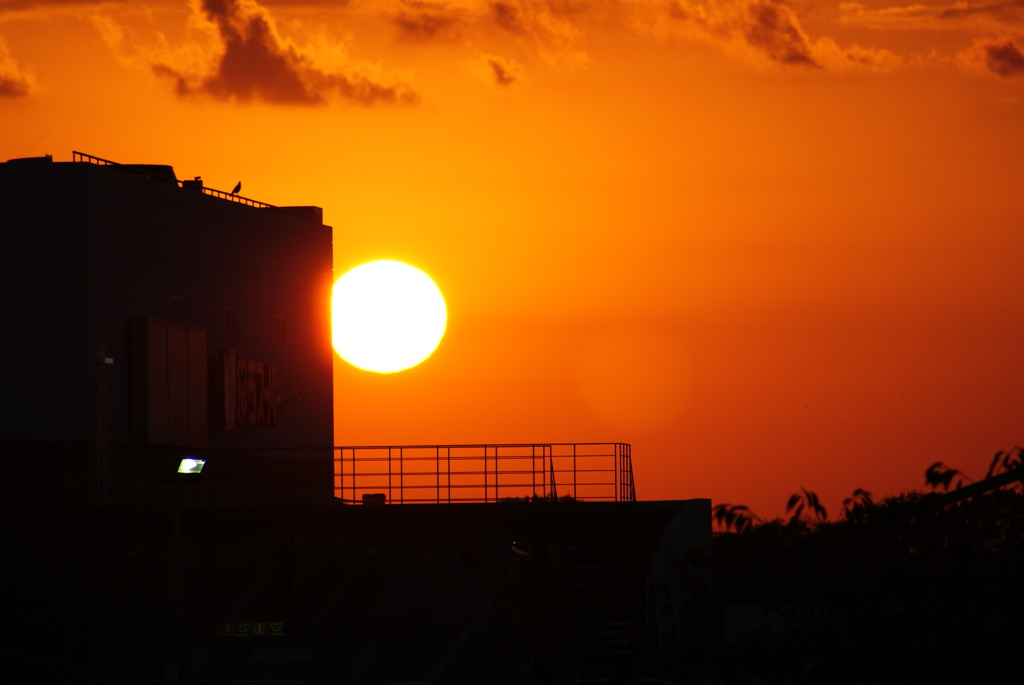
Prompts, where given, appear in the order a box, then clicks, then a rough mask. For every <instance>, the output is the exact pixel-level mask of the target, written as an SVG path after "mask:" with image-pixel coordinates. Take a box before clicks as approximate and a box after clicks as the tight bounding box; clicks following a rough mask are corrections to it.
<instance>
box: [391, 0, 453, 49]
mask: <svg viewBox="0 0 1024 685" xmlns="http://www.w3.org/2000/svg"><path fill="white" fill-rule="evenodd" d="M465 21H466V12H465V10H463V9H461V8H458V7H452V6H449V5H446V4H443V3H439V2H426V1H424V0H406V1H405V2H403V3H402V7H401V9H399V10H398V13H397V14H396V16H395V19H394V22H395V26H396V27H398V30H399V32H400V33H401V34H402V36H403V37H405V38H411V39H414V40H430V39H434V38H439V37H441V36H450V35H453V34H455V33H456V32H457V30H458V27H459V26H461V25H462V24H463V23H464V22H465Z"/></svg>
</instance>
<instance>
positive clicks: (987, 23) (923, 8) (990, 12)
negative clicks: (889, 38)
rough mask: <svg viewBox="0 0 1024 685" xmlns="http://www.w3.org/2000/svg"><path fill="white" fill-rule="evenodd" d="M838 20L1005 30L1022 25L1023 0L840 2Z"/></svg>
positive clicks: (877, 26) (888, 26)
mask: <svg viewBox="0 0 1024 685" xmlns="http://www.w3.org/2000/svg"><path fill="white" fill-rule="evenodd" d="M839 20H840V22H841V23H843V24H846V25H850V26H859V27H862V28H869V29H874V30H879V31H886V30H901V31H908V30H909V31H972V30H979V29H982V30H997V31H1005V30H1007V29H1008V28H1011V27H1013V26H1024V0H996V1H995V2H982V3H967V2H957V3H955V4H952V5H934V6H933V5H920V4H913V5H896V6H891V7H881V8H871V7H867V6H865V5H863V4H861V3H858V2H844V3H841V4H840V5H839Z"/></svg>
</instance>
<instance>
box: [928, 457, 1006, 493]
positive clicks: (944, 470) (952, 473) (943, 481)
mask: <svg viewBox="0 0 1024 685" xmlns="http://www.w3.org/2000/svg"><path fill="white" fill-rule="evenodd" d="M997 457H998V453H997ZM990 468H991V467H990ZM954 478H956V479H957V483H956V488H954V489H958V488H960V486H962V485H963V484H964V481H967V482H969V483H970V482H973V481H972V480H971V479H970V478H968V477H967V476H965V475H964V474H963V473H961V472H960V471H957V470H956V469H953V468H950V467H948V466H946V465H945V464H943V463H942V462H941V461H937V462H935V463H934V464H932V465H931V466H929V467H928V468H927V469H926V470H925V472H924V483H925V485H927V486H928V487H930V488H931V489H932V490H938V489H939V488H940V487H941V488H942V491H943V492H949V486H950V485H951V484H952V483H953V479H954Z"/></svg>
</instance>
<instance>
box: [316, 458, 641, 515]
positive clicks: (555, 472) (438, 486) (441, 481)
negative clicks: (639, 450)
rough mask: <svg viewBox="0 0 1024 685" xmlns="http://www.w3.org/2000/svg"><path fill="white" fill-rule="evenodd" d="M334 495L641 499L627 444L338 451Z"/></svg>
mask: <svg viewBox="0 0 1024 685" xmlns="http://www.w3.org/2000/svg"><path fill="white" fill-rule="evenodd" d="M334 494H335V497H338V498H339V499H341V500H343V501H345V502H350V503H361V504H373V503H381V502H389V503H394V504H409V503H427V502H431V503H452V502H502V501H515V500H536V499H544V500H555V499H573V500H586V501H608V502H632V501H635V500H636V490H635V487H634V484H633V465H632V461H631V456H630V446H629V445H628V444H625V443H536V444H507V445H486V444H484V445H407V446H400V447H396V446H379V447H336V448H335V455H334Z"/></svg>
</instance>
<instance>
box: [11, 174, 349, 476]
mask: <svg viewBox="0 0 1024 685" xmlns="http://www.w3.org/2000/svg"><path fill="white" fill-rule="evenodd" d="M154 168H155V169H157V170H158V171H159V168H156V167H154ZM164 171H165V172H166V173H173V172H172V171H170V169H169V168H164ZM0 226H2V229H0V245H2V247H3V250H4V254H5V255H6V256H7V258H8V267H7V268H6V269H4V270H3V273H2V275H0V284H2V286H3V292H4V294H5V298H6V304H5V306H4V307H3V309H4V310H5V311H6V316H5V318H6V321H5V325H4V326H3V333H2V334H0V351H2V352H3V353H5V358H6V359H7V364H5V365H4V368H3V370H2V371H0V383H2V387H4V388H5V389H6V390H7V391H6V392H4V393H0V395H2V399H0V416H2V417H3V418H2V419H0V421H2V424H0V425H2V436H0V440H2V441H4V442H6V443H8V444H23V445H33V446H35V447H36V448H38V447H39V446H40V445H41V444H53V445H66V444H71V443H74V444H77V445H84V446H87V447H89V446H91V447H92V448H94V449H95V450H96V451H97V453H98V454H99V456H98V457H97V459H98V461H99V462H102V461H103V459H104V456H103V455H104V454H106V453H107V452H113V453H120V454H125V453H132V452H137V451H138V450H140V449H142V450H144V449H146V448H147V447H148V446H152V445H159V444H164V445H167V446H181V447H186V446H196V447H208V448H211V449H220V448H233V449H257V448H258V449H264V448H273V447H294V446H304V447H305V446H320V447H326V446H329V445H330V444H331V443H332V442H333V393H332V369H333V357H332V354H333V353H332V350H331V342H330V340H331V338H330V331H329V327H330V287H331V282H332V277H333V274H332V247H331V228H330V227H329V226H325V225H323V222H322V214H321V212H320V210H319V209H318V208H315V207H306V208H294V209H288V208H267V207H252V206H247V205H244V204H241V203H238V202H232V201H230V200H226V199H222V198H218V197H214V196H211V195H205V194H203V193H202V192H200V191H199V190H197V189H192V188H182V187H179V185H178V184H177V183H176V182H173V181H170V180H167V179H166V178H159V177H146V176H143V175H138V174H136V173H130V172H128V171H126V170H125V169H123V168H118V167H115V166H100V165H96V164H90V163H84V162H78V163H54V162H52V161H51V160H50V159H49V158H38V159H31V160H15V161H11V162H8V163H6V164H0ZM229 312H230V313H229ZM139 321H142V322H146V321H148V322H150V323H149V325H141V326H140V325H139V324H138V322H139ZM133 322H135V323H133ZM154 326H155V327H156V328H160V327H162V328H163V329H165V330H169V331H170V333H169V335H170V337H171V339H172V342H171V344H170V347H169V354H171V355H172V358H171V359H170V361H169V362H168V363H169V364H170V370H169V371H168V372H167V380H168V382H169V383H170V385H171V386H172V391H170V396H171V402H172V405H173V402H175V401H177V400H176V399H175V398H176V397H178V396H179V395H181V393H175V392H173V386H174V384H175V383H179V384H180V383H184V384H185V390H184V397H185V398H186V400H187V401H188V402H189V405H188V406H187V407H185V408H184V409H181V408H180V407H178V408H176V407H175V406H171V407H170V411H171V417H170V420H171V421H172V422H173V421H175V420H177V418H176V417H177V415H178V414H181V411H184V413H185V415H186V416H187V417H188V418H189V420H190V421H191V424H190V428H188V429H187V430H186V431H185V433H184V435H186V436H187V438H185V439H183V438H182V437H181V436H182V433H181V431H171V432H170V433H168V432H167V431H164V432H163V433H161V432H160V431H155V432H154V431H151V430H148V428H149V427H148V426H146V425H140V421H142V422H143V423H145V421H146V417H147V416H148V412H149V410H150V409H151V408H152V407H151V406H150V405H151V404H152V401H153V397H152V396H153V395H154V393H156V394H159V392H163V391H162V390H161V389H160V388H157V389H156V390H154V389H153V388H148V384H149V383H150V379H149V378H148V377H147V372H148V371H151V369H150V366H151V364H150V363H149V362H148V361H147V360H146V359H144V358H142V356H141V355H143V354H145V353H147V351H148V353H149V354H150V356H152V355H153V354H154V350H153V348H152V347H149V348H147V345H148V344H149V342H150V341H149V340H148V339H147V340H140V339H139V336H138V331H140V330H143V331H144V330H150V331H152V330H154ZM133 331H135V333H133ZM180 335H184V336H185V337H186V338H187V340H188V341H189V345H191V347H190V348H188V350H187V351H186V354H187V359H186V362H187V364H186V366H184V367H182V366H181V365H180V364H178V363H177V362H176V361H175V358H174V356H173V355H174V351H175V350H176V349H177V348H176V347H175V345H174V343H173V340H176V339H178V338H179V337H180ZM150 337H152V336H150ZM203 337H205V352H204V353H203V354H202V355H200V357H197V356H196V349H197V348H196V347H195V343H196V342H197V341H198V340H199V339H200V338H203ZM226 350H231V351H233V352H232V353H231V354H232V355H233V357H234V358H235V359H236V360H246V363H247V364H248V366H244V367H240V368H245V369H257V370H259V371H263V370H266V371H267V373H264V374H263V376H260V378H261V379H262V381H261V382H262V387H263V390H264V392H263V394H262V396H260V397H257V398H256V399H257V400H260V401H262V402H263V403H264V404H266V403H267V402H268V401H269V402H270V403H271V405H272V406H270V409H272V411H264V412H263V413H262V414H259V416H260V417H265V416H267V415H272V417H273V419H274V420H273V421H272V422H270V421H267V420H266V419H265V418H263V419H262V420H259V421H248V422H247V421H246V420H244V419H245V416H243V417H242V418H243V420H231V419H232V418H233V417H226V416H225V412H224V407H225V389H227V391H228V393H229V394H231V391H232V390H234V391H235V392H236V393H237V392H238V389H237V387H235V388H233V387H232V383H231V382H230V381H229V382H228V383H226V384H225V383H224V381H223V379H224V367H223V359H224V358H225V357H226V356H228V355H226V354H225V352H224V351H226ZM197 359H198V360H200V361H201V360H202V359H205V362H206V369H205V370H203V369H202V365H201V364H197V363H196V361H197ZM150 361H151V360H150ZM271 368H272V369H273V377H272V379H271V378H270V374H269V370H270V369H271ZM182 369H184V370H185V376H184V378H182V374H181V373H180V371H181V370H182ZM236 371H237V369H236ZM202 374H205V377H203V376H202ZM250 375H251V374H250ZM268 379H270V380H273V381H274V384H273V385H267V383H266V381H267V380H268ZM250 380H251V378H250ZM258 380H259V379H258ZM204 384H205V388H204V387H203V386H204ZM236 385H237V384H236ZM255 385H256V386H257V387H258V386H259V385H260V383H256V384H255ZM147 388H148V390H147ZM202 393H205V394H206V397H205V399H206V406H205V408H203V407H201V405H202V402H201V401H199V400H200V399H202V398H201V397H200V395H201V394H202ZM268 398H269V399H268ZM235 399H239V398H237V397H236V398H235ZM247 399H248V400H252V399H253V397H252V393H251V392H250V393H249V395H248V396H246V395H244V394H243V396H242V397H241V400H243V401H245V400H247ZM197 407H199V408H200V409H201V411H202V412H203V413H205V418H206V426H205V429H204V427H202V426H200V425H199V424H200V423H201V422H200V421H198V418H201V417H200V416H198V415H197ZM250 415H251V416H257V414H255V413H252V412H250ZM270 423H272V424H273V425H268V424H270ZM201 433H205V436H202V437H200V434H201ZM57 449H58V450H60V449H62V448H59V447H58V448H57ZM85 461H90V460H88V459H86V460H85ZM89 467H90V468H91V465H89ZM96 468H97V469H98V470H99V471H102V470H103V467H102V464H101V465H100V466H97V467H96Z"/></svg>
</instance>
